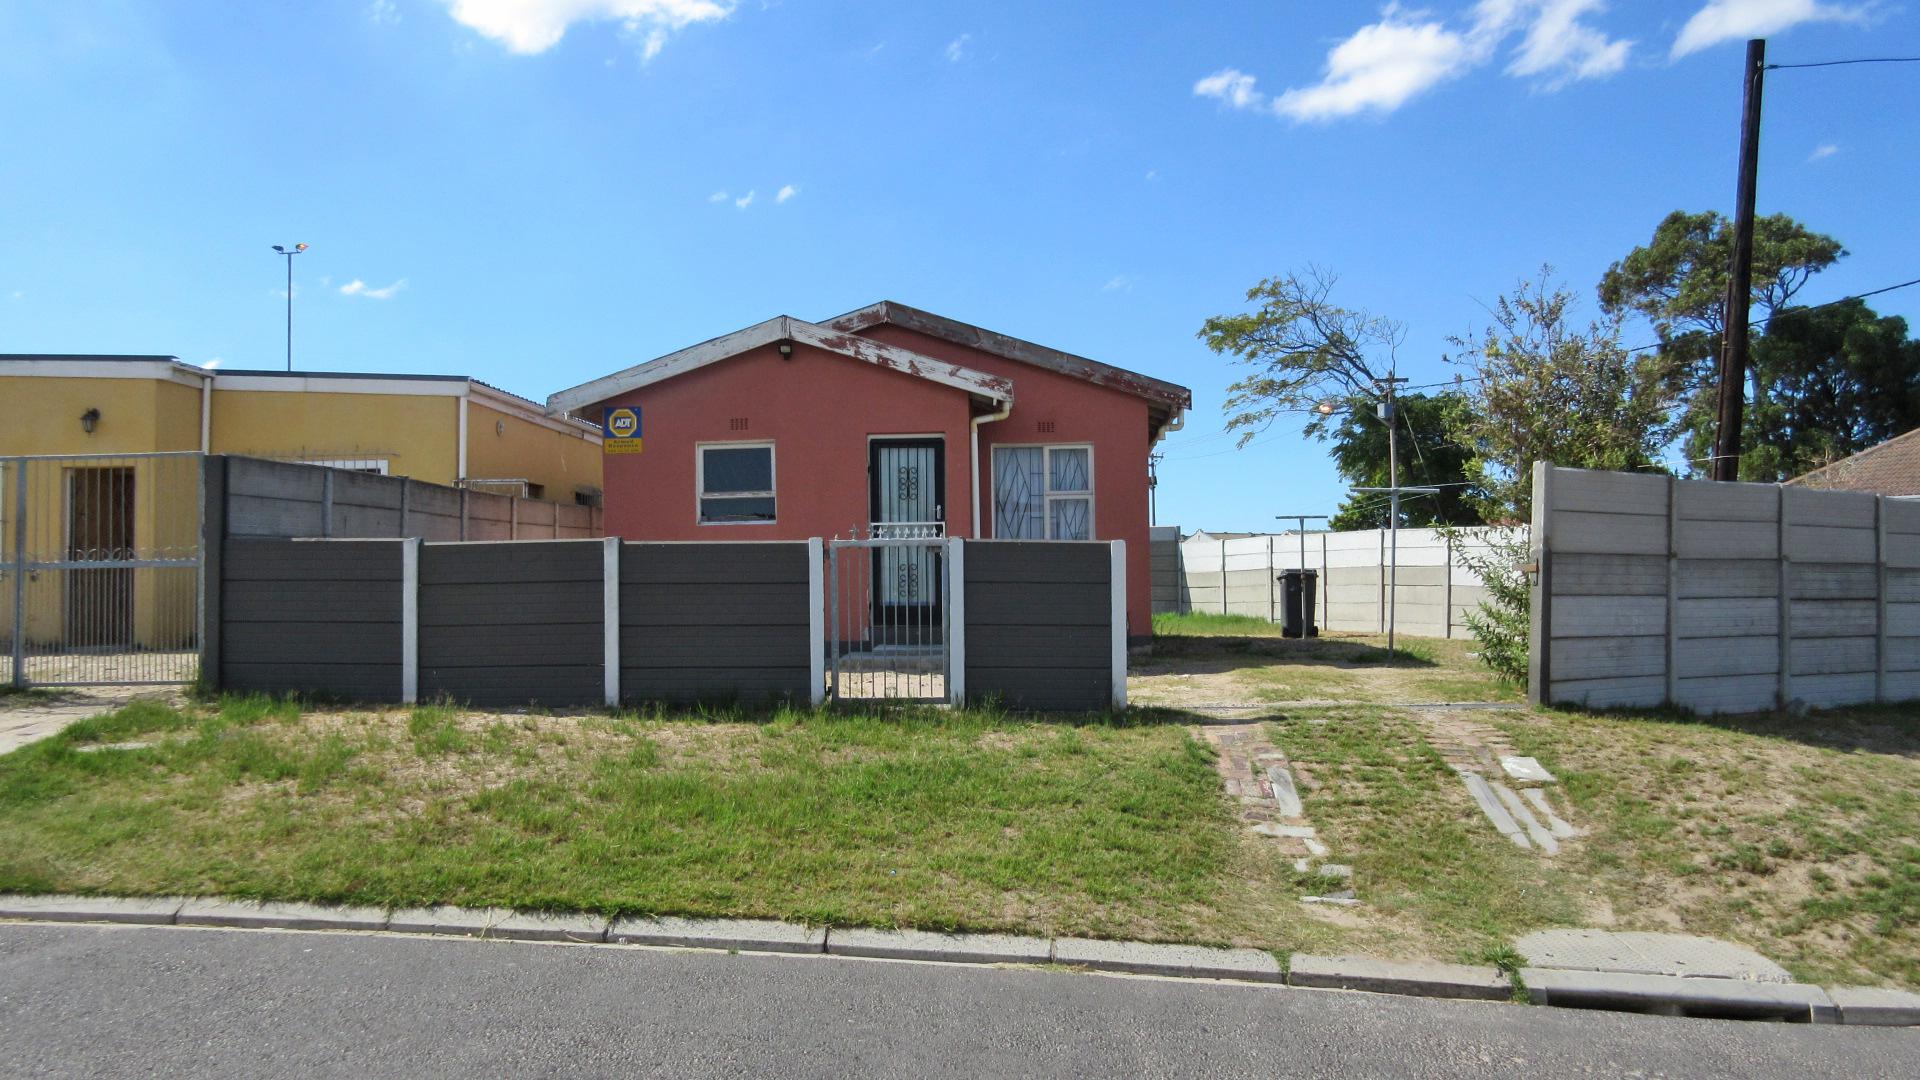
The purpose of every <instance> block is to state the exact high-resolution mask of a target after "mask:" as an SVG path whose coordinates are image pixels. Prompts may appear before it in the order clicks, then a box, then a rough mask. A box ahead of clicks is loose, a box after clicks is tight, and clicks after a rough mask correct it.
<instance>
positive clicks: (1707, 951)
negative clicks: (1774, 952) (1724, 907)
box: [1514, 930, 1793, 983]
mask: <svg viewBox="0 0 1920 1080" xmlns="http://www.w3.org/2000/svg"><path fill="white" fill-rule="evenodd" d="M1514 948H1516V949H1517V950H1519V952H1520V955H1521V956H1524V957H1526V958H1527V964H1528V965H1529V966H1531V967H1537V968H1559V969H1562V970H1569V971H1619V972H1626V973H1629V974H1634V975H1691V976H1694V977H1696V978H1709V979H1745V980H1746V981H1748V982H1767V983H1790V982H1792V981H1793V976H1791V975H1789V974H1787V971H1786V969H1785V968H1783V967H1781V966H1780V965H1779V964H1776V963H1774V962H1773V961H1771V960H1769V959H1767V958H1766V957H1764V956H1761V955H1760V954H1759V953H1757V952H1754V951H1753V950H1752V949H1748V948H1744V947H1742V946H1739V945H1735V944H1733V943H1732V942H1728V941H1721V940H1719V939H1717V938H1707V937H1693V936H1691V935H1688V934H1648V933H1640V932H1636V931H1615V930H1542V931H1540V932H1539V933H1535V934H1528V935H1527V936H1526V937H1523V938H1521V939H1520V940H1519V941H1517V942H1515V943H1514Z"/></svg>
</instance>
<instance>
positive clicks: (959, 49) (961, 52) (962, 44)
mask: <svg viewBox="0 0 1920 1080" xmlns="http://www.w3.org/2000/svg"><path fill="white" fill-rule="evenodd" d="M972 40H973V35H972V34H961V35H960V36H959V37H957V38H954V39H953V40H952V41H949V42H947V60H948V62H950V63H954V64H957V63H959V62H960V61H962V60H965V59H966V58H967V43H968V42H971V41H972Z"/></svg>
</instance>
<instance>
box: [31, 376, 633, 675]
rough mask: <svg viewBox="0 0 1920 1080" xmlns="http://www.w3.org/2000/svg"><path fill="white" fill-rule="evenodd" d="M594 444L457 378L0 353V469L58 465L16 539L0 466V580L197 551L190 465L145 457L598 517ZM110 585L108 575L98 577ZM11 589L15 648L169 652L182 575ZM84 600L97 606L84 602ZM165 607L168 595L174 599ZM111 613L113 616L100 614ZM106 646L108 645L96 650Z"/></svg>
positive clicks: (47, 474)
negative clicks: (19, 565) (565, 506)
mask: <svg viewBox="0 0 1920 1080" xmlns="http://www.w3.org/2000/svg"><path fill="white" fill-rule="evenodd" d="M600 441H601V440H600V432H599V429H597V428H595V427H594V426H592V425H590V424H586V423H584V422H582V421H578V420H575V419H572V418H571V417H566V416H554V415H549V414H548V413H547V411H546V409H545V408H544V407H543V406H541V405H539V404H537V403H535V402H532V401H529V400H527V399H525V398H522V397H517V396H515V395H513V394H509V393H507V392H506V391H504V390H500V389H498V388H496V387H493V386H489V385H487V384H486V383H483V382H480V381H479V380H477V379H472V378H469V377H467V376H464V375H387V374H371V373H348V372H313V371H306V372H284V371H242V370H230V369H222V370H214V369H211V368H203V367H196V366H194V365H192V364H185V363H181V362H180V361H179V360H177V359H175V358H174V357H171V356H77V355H45V354H6V353H0V459H8V458H14V457H17V456H46V455H62V456H73V457H74V460H70V461H59V462H53V461H49V462H43V463H40V464H39V465H36V466H33V467H31V468H30V469H29V471H28V473H27V476H28V483H27V498H28V506H27V513H26V515H25V518H24V525H25V526H26V527H25V529H24V530H22V529H21V528H20V525H21V524H22V521H21V520H20V519H21V515H20V514H19V508H18V502H17V497H18V492H17V489H16V485H17V484H19V483H20V472H21V470H20V469H18V468H17V467H16V466H15V465H14V463H13V462H11V461H0V466H3V467H0V575H6V574H8V573H9V570H8V568H7V567H6V566H5V565H4V564H5V563H7V562H9V561H11V560H13V559H14V558H16V557H17V554H18V552H17V544H18V540H19V538H20V536H21V534H22V532H23V531H24V533H25V535H26V546H27V548H28V551H27V558H28V559H29V560H30V561H34V562H44V561H49V560H55V561H57V560H59V559H63V558H120V559H160V558H167V557H169V556H178V555H179V554H180V553H183V552H184V553H187V554H192V553H194V552H196V551H197V548H198V541H199V537H198V530H199V505H198V492H199V466H198V461H197V460H194V459H192V458H191V457H184V456H183V457H178V458H146V459H141V458H126V459H113V458H106V457H103V458H99V459H93V460H88V459H82V458H79V457H78V455H129V454H150V453H154V452H167V451H174V452H186V453H187V454H192V453H212V454H239V455H247V456H252V457H262V458H271V459H275V460H279V461H301V462H308V463H311V464H318V465H329V466H333V467H336V468H344V469H353V470H358V471H365V472H377V473H382V474H386V475H393V476H406V477H411V478H413V479H415V480H422V481H426V482H428V483H434V484H445V485H449V486H466V487H471V488H473V489H475V490H480V491H488V492H493V493H497V494H509V495H520V496H523V497H527V498H534V499H546V500H549V501H553V502H561V503H583V504H587V505H598V504H599V500H600V492H601V452H600ZM116 574H117V575H118V576H115V575H116ZM60 576H63V577H65V578H66V579H67V581H66V584H64V585H59V584H55V583H54V582H53V581H51V580H49V581H43V582H35V581H31V580H30V581H29V582H28V592H29V593H33V592H34V591H35V590H36V589H39V590H41V591H46V590H49V589H51V590H55V591H58V590H60V589H65V590H67V591H68V592H69V593H70V594H72V593H73V592H74V591H75V590H76V589H82V588H84V589H86V590H90V594H89V595H87V596H84V597H83V596H76V595H69V596H67V597H65V598H64V600H63V599H62V598H61V597H59V596H57V595H53V596H46V597H40V596H35V597H34V598H33V599H32V601H31V602H29V604H28V605H27V612H28V617H27V620H26V622H27V627H28V637H29V638H30V639H39V638H48V639H52V638H56V637H59V638H64V639H65V640H66V641H67V643H68V644H69V645H78V646H85V645H87V644H89V641H88V639H89V638H90V637H95V638H102V640H99V641H98V642H96V643H97V644H98V645H101V646H109V645H114V644H119V643H121V641H124V639H125V637H126V635H127V634H128V633H129V632H131V634H132V637H133V639H134V642H135V643H137V644H138V645H139V646H140V647H143V648H184V647H187V646H188V645H189V644H190V642H187V641H169V640H162V639H163V638H167V637H172V636H179V635H180V634H181V633H183V632H185V631H184V630H183V629H163V627H181V628H183V627H184V626H187V625H190V621H183V620H182V619H180V618H178V617H177V615H170V614H169V610H168V609H169V608H170V607H178V606H180V605H182V604H190V603H191V602H192V598H191V587H192V580H193V579H192V573H191V572H186V573H184V574H142V575H138V576H137V577H136V576H134V575H131V574H125V573H121V572H117V571H112V570H98V571H87V572H85V573H84V574H67V575H50V577H60ZM7 584H8V586H9V587H8V588H7V589H6V590H4V595H0V641H4V640H6V639H7V638H8V637H10V635H11V631H12V628H13V610H12V608H13V603H12V591H13V590H12V588H11V584H12V583H11V581H10V580H9V581H8V582H7ZM93 593H97V594H99V595H92V594H93ZM175 594H180V595H175ZM113 608H124V609H125V610H124V612H121V611H114V610H107V609H113ZM107 637H118V638H120V639H121V641H111V640H105V638H107Z"/></svg>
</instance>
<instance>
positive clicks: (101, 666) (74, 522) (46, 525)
mask: <svg viewBox="0 0 1920 1080" xmlns="http://www.w3.org/2000/svg"><path fill="white" fill-rule="evenodd" d="M200 461H201V455H200V454H198V453H194V452H191V451H186V452H179V453H145V454H77V455H68V456H35V457H15V458H8V459H0V551H3V552H4V553H5V565H4V567H0V586H3V587H0V641H4V642H5V643H6V645H7V648H6V650H5V654H4V656H0V676H4V681H5V682H7V683H9V684H11V685H13V686H16V687H24V686H28V685H37V686H79V685H93V684H120V685H140V684H169V683H187V682H191V681H193V679H194V677H195V676H196V674H197V672H198V665H199V659H198V649H199V642H200V637H201V626H200V598H201V592H202V590H201V587H200V574H201V560H200V539H201V538H200V521H201V467H200Z"/></svg>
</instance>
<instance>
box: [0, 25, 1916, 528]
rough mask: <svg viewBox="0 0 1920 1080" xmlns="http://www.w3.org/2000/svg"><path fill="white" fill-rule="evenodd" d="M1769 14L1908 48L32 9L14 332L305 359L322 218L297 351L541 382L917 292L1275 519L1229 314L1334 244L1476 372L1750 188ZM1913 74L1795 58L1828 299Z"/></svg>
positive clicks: (20, 127) (1790, 77)
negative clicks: (1486, 308) (1512, 308)
mask: <svg viewBox="0 0 1920 1080" xmlns="http://www.w3.org/2000/svg"><path fill="white" fill-rule="evenodd" d="M1756 33H1758V34H1764V35H1766V36H1768V37H1769V38H1770V46H1769V47H1770V57H1769V58H1770V59H1772V60H1774V61H1776V62H1793V61H1807V60H1825V59H1834V58H1842V57H1856V56H1889V55H1920V22H1917V21H1916V17H1915V16H1914V15H1913V14H1912V13H1911V12H1909V11H1908V10H1905V8H1904V7H1903V6H1902V5H1900V4H1897V3H1892V2H1864V3H1853V2H1842V0H1684V2H1682V0H1670V2H1666V3H1656V2H1630V0H1613V2H1610V3H1603V2H1600V0H1478V2H1476V0H1432V2H1431V3H1424V4H1422V5H1420V6H1418V7H1415V6H1413V5H1405V6H1399V7H1384V8H1383V7H1381V6H1377V5H1373V4H1346V3H1325V2H1304V0H1262V2H1217V3H1207V4H1191V3H1164V4H1152V3H1125V2H1117V0H1115V2H1106V3H1098V4H1094V3H1086V4H1066V3H1061V4H1028V3H979V2H976V3H924V4H914V5H899V4H880V3H861V2H842V3H831V4H829V3H817V2H807V0H785V2H775V3H756V2H750V0H740V2H737V3H736V2H732V0H450V2H443V0H378V2H373V3H369V2H367V0H341V2H324V0H321V2H314V3H303V4H285V5H283V4H244V5H235V4H225V3H213V2H210V0H208V2H201V3H162V2H156V3H146V4H133V3H121V2H108V0H66V2H63V3H60V4H40V3H22V2H11V0H0V146H5V147H6V148H7V151H6V153H4V154H0V205H4V206H5V207H6V211H5V213H4V214H0V351H5V352H28V351H40V352H141V353H152V352H159V353H173V354H177V355H179V356H180V357H181V358H182V359H185V360H188V361H190V362H194V363H206V362H209V361H213V360H216V359H217V360H219V361H220V362H221V363H222V364H223V365H224V366H227V367H272V366H278V365H279V364H281V363H282V361H283V356H282V348H283V340H282V335H283V332H284V328H283V322H282V319H283V310H282V303H283V300H282V293H281V291H280V290H281V274H282V268H281V264H280V263H279V261H278V260H277V258H276V257H275V256H274V255H273V254H272V252H271V251H269V250H268V245H269V244H274V243H288V244H290V243H293V242H295V241H304V242H307V243H310V244H312V245H313V249H312V250H311V251H310V252H309V253H308V254H305V255H302V256H300V258H299V261H298V263H297V264H296V268H295V269H296V281H297V284H296V301H295V303H296V309H295V339H296V340H295V359H296V363H297V365H298V366H301V367H310V368H315V369H327V370H372V371H424V372H452V373H465V374H472V375H474V376H477V377H479V378H482V379H485V380H487V381H489V382H493V383H496V384H498V385H501V386H504V387H506V388H507V389H510V390H513V391H516V392H518V393H522V394H525V395H527V396H530V397H534V398H536V399H540V398H544V397H545V396H546V395H547V394H548V393H550V392H552V391H554V390H557V389H561V388H563V387H566V386H569V385H573V384H575V383H578V382H582V381H585V380H587V379H590V378H593V377H596V376H599V375H602V374H606V373H607V372H610V371H613V370H615V369H617V368H620V367H624V366H627V365H629V364H633V363H637V362H639V361H642V360H645V359H649V358H651V357H653V356H656V355H659V354H661V353H664V352H668V351H671V350H673V349H676V348H679V347H681V346H684V345H687V344H691V343H693V342H696V341H699V340H702V339H704V338H707V337H711V336H713V335H715V334H718V333H723V332H726V331H729V330H733V329H736V328H738V327H740V326H744V325H746V324H748V323H752V322H756V321H758V320H760V319H763V318H766V317H768V316H770V315H774V314H782V313H785V314H793V315H797V316H801V317H804V318H824V317H827V316H830V315H834V314H838V313H839V312H841V311H845V310H848V309H850V308H854V307H857V306H860V305H862V304H865V303H868V302H870V301H873V300H875V299H879V298H882V297H886V298H892V299H897V300H901V301H904V302H906V303H910V304H914V305H917V306H920V307H925V308H929V309H932V310H935V311H939V312H941V313H943V314H949V315H952V316H954V317H956V318H960V319H964V320H967V321H970V322H977V323H980V324H983V325H986V326H990V327H992V328H994V329H997V330H1002V331H1005V332H1008V333H1011V334H1016V335H1019V336H1022V337H1027V338H1031V339H1033V340H1036V341H1040V342H1043V343H1046V344H1050V345H1054V346H1057V347H1060V348H1063V349H1068V350H1070V351H1074V352H1080V353H1083V354H1086V355H1089V356H1093V357H1096V358H1099V359H1102V360H1105V361H1108V362H1110V363H1115V364H1119V365H1122V366H1125V367H1130V368H1135V369H1138V370H1140V371H1144V372H1147V373H1149V374H1153V375H1157V376H1160V377H1162V378H1167V379H1172V380H1175V381H1178V382H1181V383H1184V384H1186V385H1188V386H1191V387H1192V388H1193V390H1194V398H1195V403H1194V410H1193V413H1192V415H1191V416H1190V418H1189V420H1188V422H1187V425H1186V430H1185V431H1183V432H1180V433H1177V434H1175V435H1174V436H1172V437H1171V438H1169V440H1168V441H1167V442H1166V443H1164V444H1163V445H1162V447H1161V449H1162V450H1163V451H1164V452H1165V454H1166V461H1165V464H1164V465H1163V467H1162V474H1161V475H1162V483H1161V488H1160V518H1161V520H1162V521H1163V522H1168V523H1178V524H1182V525H1184V526H1186V527H1188V528H1193V527H1206V528H1214V529H1226V528H1240V529H1253V528H1266V527H1269V526H1270V519H1271V515H1273V514H1277V513H1285V512H1319V513H1325V512H1328V511H1329V510H1330V509H1331V508H1332V506H1333V505H1334V504H1335V502H1336V501H1337V500H1338V498H1339V496H1340V493H1341V485H1340V484H1339V482H1338V480H1337V478H1336V477H1335V476H1334V474H1333V470H1332V468H1331V466H1330V465H1329V464H1328V462H1327V459H1326V454H1325V448H1324V447H1323V446H1321V445H1318V444H1315V443H1311V442H1306V441H1303V440H1301V439H1300V438H1299V437H1298V435H1297V432H1295V431H1293V430H1281V429H1279V428H1276V429H1274V430H1273V431H1271V432H1269V433H1268V434H1267V435H1266V436H1264V437H1263V439H1262V440H1261V441H1260V442H1258V443H1256V444H1255V445H1253V446H1251V447H1249V448H1247V449H1245V450H1239V451H1232V450H1231V445H1232V442H1231V440H1230V439H1229V438H1225V437H1221V436H1219V435H1218V434H1217V433H1218V432H1219V431H1220V429H1221V414H1220V402H1221V398H1222V394H1223V390H1224V387H1225V386H1226V384H1227V383H1228V382H1229V381H1231V379H1232V377H1233V372H1232V370H1231V369H1230V368H1229V367H1228V365H1227V364H1226V363H1225V362H1224V361H1222V360H1220V359H1219V358H1217V357H1214V356H1213V355H1212V354H1210V353H1208V352H1207V351H1206V350H1205V349H1204V348H1203V347H1202V346H1201V345H1200V344H1199V342H1198V341H1196V340H1195V338H1194V332H1195V331H1196V330H1197V329H1198V327H1199V325H1200V323H1201V321H1202V320H1203V319H1205V318H1206V317H1207V316H1208V315H1210V314H1214V313H1217V312H1221V311H1227V310H1233V309H1235V308H1236V307H1237V306H1238V305H1239V303H1240V300H1241V297H1242V296H1243V294H1244V292H1245V290H1246V288H1247V287H1248V286H1250V285H1252V284H1253V283H1254V282H1255V281H1257V280H1259V279H1260V278H1262V277H1264V276H1267V275H1270V274H1274V273H1278V272H1281V271H1284V270H1287V269H1289V268H1297V267H1303V266H1306V265H1307V264H1310V263H1312V264H1319V265H1322V266H1325V267H1328V268H1331V269H1332V270H1334V271H1335V272H1337V273H1338V274H1339V275H1340V277H1341V280H1340V284H1339V288H1338V293H1337V298H1338V299H1340V300H1341V301H1342V302H1345V303H1347V304H1350V305H1353V306H1360V307H1366V308H1370V309H1372V310H1374V311H1376V312H1377V313H1380V314H1383V315H1390V316H1392V317H1394V318H1396V319H1399V320H1402V321H1404V322H1405V323H1406V324H1407V341H1406V345H1405V347H1404V348H1403V349H1402V351H1401V354H1400V365H1401V371H1402V373H1403V374H1406V375H1408V376H1411V377H1413V378H1414V380H1415V381H1416V382H1422V381H1433V380H1438V379H1443V378H1447V377H1449V376H1450V374H1451V369H1449V368H1447V367H1446V365H1444V364H1443V363H1442V362H1441V359H1440V356H1441V353H1442V351H1443V349H1444V348H1445V340H1446V338H1447V336H1448V335H1450V334H1454V333H1458V332H1460V331H1463V330H1466V329H1467V328H1469V327H1470V326H1472V325H1474V324H1476V323H1478V322H1481V321H1483V316H1484V312H1483V308H1482V305H1483V304H1485V303H1487V302H1489V301H1490V300H1491V299H1492V298H1493V297H1494V296H1495V295H1497V294H1498V293H1499V292H1500V291H1502V290H1503V289H1505V288H1507V287H1509V286H1511V285H1512V283H1513V282H1514V281H1515V279H1516V278H1517V277H1518V276H1520V275H1522V274H1526V273H1528V272H1530V271H1531V270H1533V269H1535V268H1537V267H1539V266H1540V265H1541V264H1542V263H1551V264H1553V265H1554V266H1556V267H1557V268H1559V270H1560V271H1561V273H1562V274H1563V275H1564V276H1565V277H1566V278H1567V279H1568V280H1569V282H1571V283H1572V284H1574V285H1575V286H1577V287H1578V288H1579V289H1580V290H1581V291H1582V292H1583V293H1584V294H1586V295H1588V296H1590V295H1591V285H1592V283H1593V282H1594V280H1596V278H1597V277H1598V275H1599V273H1600V272H1601V271H1602V270H1603V269H1604V268H1605V266H1606V264H1607V263H1608V262H1610V261H1612V260H1613V259H1615V258H1618V257H1619V256H1620V255H1621V254H1623V253H1624V252H1626V251H1627V250H1628V249H1630V248H1631V247H1632V246H1633V245H1635V244H1636V243H1639V242H1642V241H1644V240H1645V239H1646V238H1647V236H1648V235H1649V234H1650V233H1651V231H1652V229H1653V226H1654V224H1655V223H1656V222H1658V220H1659V219H1660V218H1661V217H1662V216H1663V215H1664V214H1665V213H1667V212H1668V211H1670V210H1673V209H1676V208H1683V207H1684V208H1687V209H1707V208H1716V209H1722V210H1725V209H1728V208H1730V205H1731V202H1732V195H1733V186H1734V181H1733V166H1734V153H1735V141H1736V127H1737V118H1738V113H1739V105H1740V103H1739V93H1738V70H1737V69H1738V63H1739V57H1740V54H1741V49H1742V46H1741V44H1740V42H1741V41H1742V40H1744V38H1745V37H1747V36H1749V35H1750V34H1756ZM1916 91H1920V65H1881V66H1856V67H1845V68H1829V69H1814V70H1808V71H1779V72H1773V73H1771V75H1770V77H1769V82H1768V90H1767V102H1768V107H1767V118H1766V128H1765V131H1764V136H1763V158H1762V173H1761V185H1760V208H1761V211H1762V212H1773V211H1786V212H1788V213H1791V214H1794V215H1795V216H1797V217H1800V218H1801V219H1802V220H1804V221H1807V222H1808V223H1809V224H1811V225H1813V226H1814V227H1816V228H1820V229H1823V230H1825V231H1828V232H1831V233H1833V234H1834V235H1836V236H1838V237H1840V238H1841V239H1842V240H1843V241H1845V242H1846V243H1847V245H1848V247H1849V249H1850V250H1851V251H1852V255H1851V256H1850V257H1849V258H1848V259H1846V260H1845V261H1844V262H1843V263H1842V264H1841V266H1840V267H1838V268H1837V269H1835V270H1833V271H1830V272H1829V273H1828V274H1826V275H1825V276H1823V277H1821V278H1819V279H1817V280H1816V281H1815V283H1814V284H1813V285H1812V286H1810V287H1809V289H1808V291H1807V293H1806V294H1804V295H1805V296H1807V297H1808V298H1809V299H1811V300H1819V299H1828V298H1832V297H1836V296H1841V295H1845V294H1847V293H1851V292H1857V291H1862V290H1866V289H1872V288H1878V287H1880V286H1882V285H1887V284H1891V283H1894V282H1897V281H1904V280H1907V279H1909V278H1914V277H1920V254H1916V249H1917V248H1920V245H1916V240H1920V208H1916V207H1915V206H1914V204H1913V200H1912V183H1913V177H1915V176H1920V140H1916V139H1915V138H1914V134H1915V131H1916V130H1920V128H1917V127H1916V116H1915V109H1914V106H1913V102H1914V101H1915V100H1916V96H1917V95H1916ZM783 194H784V195H785V197H784V198H782V195H783ZM1873 302H1874V303H1875V306H1876V307H1877V308H1878V309H1879V310H1881V311H1883V312H1888V313H1897V314H1903V315H1906V316H1908V317H1909V318H1910V319H1914V320H1915V321H1916V322H1920V288H1915V289H1909V290H1905V291H1903V292H1899V293H1894V294H1890V295H1888V296H1884V297H1879V298H1876V300H1875V301H1873Z"/></svg>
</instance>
